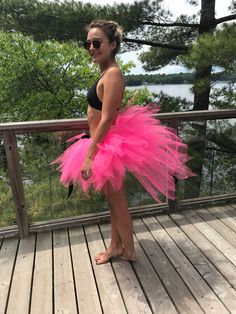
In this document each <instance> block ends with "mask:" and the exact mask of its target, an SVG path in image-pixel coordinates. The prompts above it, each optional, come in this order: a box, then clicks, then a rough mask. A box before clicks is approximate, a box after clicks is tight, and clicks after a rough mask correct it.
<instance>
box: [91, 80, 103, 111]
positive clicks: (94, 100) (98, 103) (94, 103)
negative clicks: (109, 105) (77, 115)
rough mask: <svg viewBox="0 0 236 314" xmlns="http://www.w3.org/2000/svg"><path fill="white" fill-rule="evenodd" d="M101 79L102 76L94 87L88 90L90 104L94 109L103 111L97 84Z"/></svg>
mask: <svg viewBox="0 0 236 314" xmlns="http://www.w3.org/2000/svg"><path fill="white" fill-rule="evenodd" d="M101 77H102V76H100V77H99V79H98V80H97V81H96V82H95V83H94V84H93V86H92V87H91V88H90V89H89V90H88V93H87V100H88V103H89V104H90V106H91V107H92V108H94V109H97V110H102V102H101V100H100V99H99V98H98V95H97V91H96V88H97V84H98V82H99V80H100V78H101Z"/></svg>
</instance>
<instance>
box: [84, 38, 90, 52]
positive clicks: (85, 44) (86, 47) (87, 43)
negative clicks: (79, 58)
mask: <svg viewBox="0 0 236 314" xmlns="http://www.w3.org/2000/svg"><path fill="white" fill-rule="evenodd" d="M90 45H91V43H90V42H89V41H88V40H86V41H85V42H84V49H86V50H89V48H90Z"/></svg>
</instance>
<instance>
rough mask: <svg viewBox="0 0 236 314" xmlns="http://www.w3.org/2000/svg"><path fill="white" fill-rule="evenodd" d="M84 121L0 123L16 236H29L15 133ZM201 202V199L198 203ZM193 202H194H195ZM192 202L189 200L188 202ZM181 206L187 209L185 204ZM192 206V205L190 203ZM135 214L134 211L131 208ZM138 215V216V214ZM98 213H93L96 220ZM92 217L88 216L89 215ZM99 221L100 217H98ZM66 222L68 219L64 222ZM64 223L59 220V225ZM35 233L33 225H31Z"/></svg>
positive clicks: (173, 117)
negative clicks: (16, 229) (17, 234)
mask: <svg viewBox="0 0 236 314" xmlns="http://www.w3.org/2000/svg"><path fill="white" fill-rule="evenodd" d="M157 117H158V119H159V120H162V121H168V123H169V124H170V125H171V126H172V127H175V128H176V127H177V125H178V123H179V122H180V121H196V120H201V121H204V120H215V119H230V118H236V110H235V109H233V110H231V109H230V110H211V111H189V112H176V113H162V114H158V115H157ZM87 129H88V122H87V119H66V120H49V121H33V122H15V123H1V124H0V135H2V137H3V141H4V147H5V151H6V158H7V165H8V172H9V176H10V183H11V190H12V195H13V200H14V205H15V210H16V222H17V225H18V233H19V236H21V237H23V236H28V235H29V222H28V218H27V209H26V207H25V198H24V188H23V182H22V178H21V169H20V161H19V156H18V149H17V141H16V134H24V133H33V132H55V131H71V130H78V131H82V130H87ZM199 201H200V200H199ZM194 202H195V203H196V200H195V201H194ZM190 203H191V201H190ZM183 204H185V206H188V204H187V202H186V201H184V202H183ZM192 204H193V202H192ZM167 207H168V205H164V207H163V208H165V209H166V208H167ZM170 207H171V208H172V209H174V208H175V202H174V203H173V202H171V203H170V204H169V208H170ZM144 210H145V211H146V212H148V211H149V210H150V206H149V207H148V206H147V207H146V209H145V208H144ZM134 212H135V209H134ZM139 213H141V212H140V211H139ZM99 215H100V214H98V215H96V214H92V216H94V217H96V216H97V218H99V217H100V216H99ZM90 217H91V215H90ZM100 218H101V217H100ZM64 222H65V223H68V220H66V219H64ZM62 223H63V222H62V221H61V220H60V222H59V224H62ZM31 227H32V228H31V230H34V226H31Z"/></svg>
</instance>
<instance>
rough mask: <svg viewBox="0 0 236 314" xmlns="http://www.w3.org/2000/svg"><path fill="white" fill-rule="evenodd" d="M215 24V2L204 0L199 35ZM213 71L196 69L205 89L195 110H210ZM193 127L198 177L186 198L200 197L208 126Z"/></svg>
mask: <svg viewBox="0 0 236 314" xmlns="http://www.w3.org/2000/svg"><path fill="white" fill-rule="evenodd" d="M215 22H216V21H215V0H202V1H201V18H200V26H199V35H202V34H204V33H206V32H207V33H208V32H211V31H213V30H214V29H215V28H216V23H215ZM211 70H212V66H211V65H209V66H207V67H204V68H202V67H197V68H196V74H195V82H198V81H200V80H201V81H203V82H204V84H203V85H204V87H203V88H202V89H201V90H195V92H194V105H193V110H208V108H209V98H210V90H211ZM192 127H193V128H194V129H195V130H196V133H197V141H196V140H194V142H193V143H190V144H189V154H190V155H191V156H192V157H193V159H192V160H191V161H190V162H189V166H190V167H191V169H192V170H193V172H194V173H195V174H196V177H192V178H190V179H188V180H187V181H186V184H185V198H195V197H199V194H200V187H201V178H202V171H203V164H204V151H205V141H206V128H207V124H206V122H202V123H201V124H199V123H197V124H196V123H192Z"/></svg>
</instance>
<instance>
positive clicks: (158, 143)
mask: <svg viewBox="0 0 236 314" xmlns="http://www.w3.org/2000/svg"><path fill="white" fill-rule="evenodd" d="M121 38H122V31H121V28H120V27H119V25H118V24H117V23H115V22H112V21H106V20H97V21H93V22H92V23H91V24H90V25H89V27H88V34H87V40H86V42H85V43H84V47H85V49H87V51H88V53H89V54H90V56H91V58H92V60H93V62H94V63H97V64H98V65H99V67H100V76H99V78H98V80H97V81H96V82H95V84H94V85H93V86H92V87H91V89H90V90H89V91H88V95H87V98H88V103H89V105H88V111H87V116H88V124H89V131H90V136H91V137H90V138H89V139H88V138H83V137H81V135H79V136H75V137H74V138H72V139H71V140H74V139H77V140H78V141H76V142H75V143H74V144H73V145H71V146H70V147H69V148H68V149H67V150H66V151H65V152H64V153H63V154H62V155H61V156H60V157H59V158H58V159H57V160H56V161H55V162H59V163H61V165H60V169H61V172H62V175H61V182H62V183H63V184H65V185H69V184H71V183H74V182H76V183H77V184H78V185H79V187H80V188H81V189H82V190H83V191H84V192H85V193H87V191H88V190H89V188H90V187H93V188H94V189H95V190H97V191H101V190H102V191H103V192H104V194H105V197H106V199H107V200H108V202H109V205H110V216H111V243H110V246H109V247H108V249H107V250H106V251H105V252H101V253H99V254H98V255H97V256H95V261H96V263H97V264H104V263H106V262H108V261H109V260H110V259H111V258H112V257H114V256H119V257H120V258H123V259H125V260H128V261H136V260H137V254H136V252H135V248H134V241H133V226H132V220H131V216H130V214H129V211H128V204H127V199H126V195H125V191H124V177H125V171H126V170H129V171H131V172H132V173H133V174H134V175H135V176H136V178H137V179H138V180H139V181H140V182H141V184H142V185H143V186H144V187H145V188H146V190H147V191H148V192H149V193H150V194H151V195H152V196H153V198H154V199H156V200H157V201H158V202H159V196H158V194H159V193H162V194H163V195H165V196H167V197H169V198H172V199H173V198H174V191H175V184H174V176H176V177H179V178H187V177H188V176H190V175H192V173H191V171H190V170H189V169H188V168H187V167H186V166H185V162H186V161H187V160H188V157H187V154H186V146H185V145H184V144H183V143H182V142H181V140H180V139H179V138H178V137H177V136H176V135H175V133H174V131H173V130H171V129H169V128H166V127H164V126H161V125H160V123H159V121H158V120H156V119H154V118H153V117H152V116H151V114H153V113H156V112H157V111H158V110H159V109H158V108H157V107H155V108H151V107H150V106H145V107H138V106H133V107H130V108H127V109H125V110H124V111H122V110H121V104H122V98H123V93H124V89H125V82H124V77H123V75H122V72H121V70H120V68H119V66H118V64H117V62H116V59H115V56H116V54H117V52H118V51H119V48H120V43H121Z"/></svg>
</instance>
